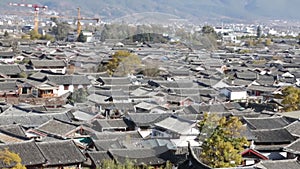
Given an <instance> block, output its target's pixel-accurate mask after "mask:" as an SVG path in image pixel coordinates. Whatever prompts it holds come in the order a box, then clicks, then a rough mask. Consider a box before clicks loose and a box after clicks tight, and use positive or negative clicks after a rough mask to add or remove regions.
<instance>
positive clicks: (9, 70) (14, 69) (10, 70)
mask: <svg viewBox="0 0 300 169" xmlns="http://www.w3.org/2000/svg"><path fill="white" fill-rule="evenodd" d="M19 73H21V69H20V67H19V66H18V65H0V75H1V74H4V75H17V74H19Z"/></svg>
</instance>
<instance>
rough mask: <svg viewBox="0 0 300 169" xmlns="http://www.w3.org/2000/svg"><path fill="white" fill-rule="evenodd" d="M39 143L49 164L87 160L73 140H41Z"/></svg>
mask: <svg viewBox="0 0 300 169" xmlns="http://www.w3.org/2000/svg"><path fill="white" fill-rule="evenodd" d="M37 145H38V147H39V149H40V151H41V152H42V153H43V156H44V157H45V158H46V159H47V163H46V165H47V166H53V165H66V164H76V163H77V164H78V163H82V162H84V161H85V160H86V158H85V156H84V155H83V153H82V152H81V151H80V149H79V148H78V147H77V146H76V145H75V143H74V142H73V141H72V140H63V141H51V142H40V143H37ZM27 151H28V150H27ZM31 152H32V151H31ZM33 154H34V153H33Z"/></svg>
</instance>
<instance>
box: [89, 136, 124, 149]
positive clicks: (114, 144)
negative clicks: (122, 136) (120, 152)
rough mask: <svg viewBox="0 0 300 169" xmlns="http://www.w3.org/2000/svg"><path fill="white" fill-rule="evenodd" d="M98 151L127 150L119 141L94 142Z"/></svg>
mask: <svg viewBox="0 0 300 169" xmlns="http://www.w3.org/2000/svg"><path fill="white" fill-rule="evenodd" d="M93 142H94V144H95V147H96V149H97V151H107V150H109V149H122V148H125V147H124V146H123V145H122V144H121V143H120V142H119V141H118V140H117V139H112V140H93Z"/></svg>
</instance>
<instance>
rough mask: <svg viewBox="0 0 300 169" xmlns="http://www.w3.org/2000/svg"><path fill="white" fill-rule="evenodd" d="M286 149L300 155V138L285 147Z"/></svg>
mask: <svg viewBox="0 0 300 169" xmlns="http://www.w3.org/2000/svg"><path fill="white" fill-rule="evenodd" d="M284 151H287V152H290V153H293V154H297V155H300V139H298V140H296V141H294V142H292V143H291V144H290V145H288V146H286V147H284Z"/></svg>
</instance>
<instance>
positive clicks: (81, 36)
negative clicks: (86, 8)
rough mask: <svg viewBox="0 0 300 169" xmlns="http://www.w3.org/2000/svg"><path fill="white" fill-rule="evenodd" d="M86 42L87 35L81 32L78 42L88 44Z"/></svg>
mask: <svg viewBox="0 0 300 169" xmlns="http://www.w3.org/2000/svg"><path fill="white" fill-rule="evenodd" d="M86 40H87V37H86V36H85V35H83V32H82V31H81V32H80V34H79V36H78V38H77V41H78V42H86Z"/></svg>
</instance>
